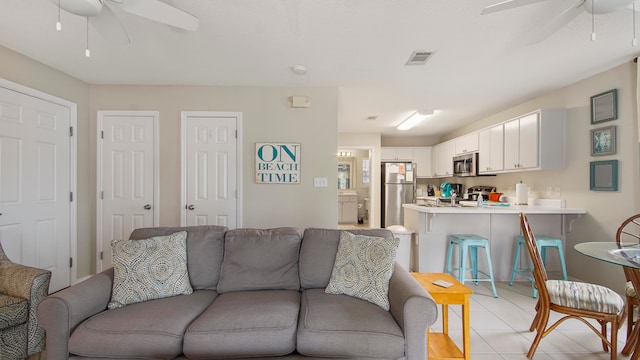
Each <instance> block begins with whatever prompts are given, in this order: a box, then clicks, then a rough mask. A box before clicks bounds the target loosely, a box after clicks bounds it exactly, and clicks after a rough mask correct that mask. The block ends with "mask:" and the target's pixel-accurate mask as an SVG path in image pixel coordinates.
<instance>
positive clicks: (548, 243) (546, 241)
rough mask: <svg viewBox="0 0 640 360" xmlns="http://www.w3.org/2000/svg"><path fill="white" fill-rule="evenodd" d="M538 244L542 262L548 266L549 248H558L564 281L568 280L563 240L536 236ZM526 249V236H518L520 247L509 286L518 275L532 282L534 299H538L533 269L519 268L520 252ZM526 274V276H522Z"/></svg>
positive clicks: (514, 261) (518, 246) (518, 247)
mask: <svg viewBox="0 0 640 360" xmlns="http://www.w3.org/2000/svg"><path fill="white" fill-rule="evenodd" d="M536 243H537V244H538V251H539V252H540V256H541V257H542V262H543V263H544V264H545V267H546V265H547V248H556V249H557V250H558V257H559V258H560V266H561V268H562V279H563V280H567V265H566V264H565V262H564V250H563V249H562V240H561V239H558V238H554V237H551V236H545V235H536ZM522 247H524V248H525V249H526V248H527V244H526V242H525V241H524V236H522V235H520V236H518V245H516V256H515V258H514V259H513V272H511V281H510V282H509V285H513V281H514V280H515V278H516V275H520V276H522V277H524V278H525V279H527V280H529V281H531V292H532V294H533V297H534V298H537V297H538V290H537V289H536V286H535V283H534V280H533V267H529V268H519V267H518V261H519V260H520V250H521V248H522ZM522 274H525V275H522Z"/></svg>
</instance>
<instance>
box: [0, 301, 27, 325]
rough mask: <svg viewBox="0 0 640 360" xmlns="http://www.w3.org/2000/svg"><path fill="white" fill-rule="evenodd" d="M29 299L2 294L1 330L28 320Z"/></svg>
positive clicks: (0, 307) (0, 309) (0, 306)
mask: <svg viewBox="0 0 640 360" xmlns="http://www.w3.org/2000/svg"><path fill="white" fill-rule="evenodd" d="M28 315H29V303H28V302H27V299H22V298H18V297H14V296H9V295H3V294H0V331H2V330H4V329H8V328H10V327H13V326H16V325H20V324H23V323H26V322H27V317H28Z"/></svg>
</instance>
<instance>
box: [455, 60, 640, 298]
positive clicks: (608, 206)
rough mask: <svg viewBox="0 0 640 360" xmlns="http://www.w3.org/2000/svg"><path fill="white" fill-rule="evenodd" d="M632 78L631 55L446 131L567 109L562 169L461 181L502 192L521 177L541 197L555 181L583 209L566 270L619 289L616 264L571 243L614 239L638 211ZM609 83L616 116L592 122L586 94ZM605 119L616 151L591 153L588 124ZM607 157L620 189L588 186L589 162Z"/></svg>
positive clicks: (620, 278) (563, 194) (639, 192)
mask: <svg viewBox="0 0 640 360" xmlns="http://www.w3.org/2000/svg"><path fill="white" fill-rule="evenodd" d="M635 79H636V64H634V63H633V62H632V61H630V62H629V63H626V64H623V65H620V66H618V67H615V68H613V69H610V70H608V71H604V72H602V73H600V74H598V75H595V76H593V77H590V78H588V79H585V80H583V81H580V82H577V83H575V84H572V85H569V86H567V87H565V88H563V89H560V90H558V91H554V92H552V93H549V94H547V95H545V96H542V97H539V98H536V99H533V100H531V101H528V102H526V103H523V104H520V105H518V106H514V107H512V108H509V109H507V110H505V111H502V112H500V113H497V114H495V115H493V116H490V117H487V118H485V119H482V120H480V121H479V122H477V123H474V124H472V125H470V126H468V127H466V128H463V129H461V130H459V131H457V132H456V133H452V134H449V136H447V137H446V138H453V137H456V136H459V135H461V134H464V133H468V132H470V131H472V130H477V129H480V128H483V127H486V126H488V125H491V124H495V123H498V122H501V121H504V120H508V119H510V118H513V117H516V116H518V115H521V114H525V113H527V112H529V111H532V110H535V109H540V108H548V109H551V108H565V109H567V141H566V169H564V170H558V171H529V172H518V173H511V174H502V175H498V176H496V177H479V178H472V179H468V180H467V181H466V186H469V185H484V184H488V185H495V186H497V188H498V190H499V191H503V192H506V191H507V190H508V188H509V187H514V184H515V183H517V182H519V181H520V180H522V181H523V182H525V183H527V184H528V185H529V187H530V188H532V189H533V190H534V191H535V192H536V193H537V194H538V197H541V198H542V197H546V194H545V193H546V191H545V189H546V187H548V186H551V187H554V188H555V187H560V189H561V196H560V197H561V198H562V199H565V200H566V201H567V207H572V208H583V209H586V210H587V211H588V214H587V215H585V216H583V217H582V218H580V219H578V220H577V221H575V222H574V224H573V231H572V232H571V233H569V234H568V237H567V239H568V241H567V249H566V257H567V263H568V271H569V274H570V275H571V276H575V277H578V278H581V279H583V280H586V281H591V282H595V283H600V284H605V285H608V286H611V287H613V288H614V289H616V290H617V291H620V292H621V291H622V286H623V282H624V281H623V280H624V277H623V274H622V270H621V269H620V267H619V266H615V265H610V264H606V263H604V262H601V261H597V260H593V259H590V258H587V257H586V256H584V255H581V254H579V253H577V252H576V251H575V250H574V249H573V246H574V245H575V244H577V243H581V242H586V241H615V233H616V230H617V228H618V225H619V224H620V223H622V221H623V220H624V219H626V218H627V217H629V216H631V215H633V214H636V213H638V212H640V207H639V205H638V199H639V198H640V190H639V189H640V186H639V182H638V181H639V180H638V179H639V177H640V176H639V174H640V171H639V164H640V157H639V156H638V154H639V150H638V148H639V146H638V138H637V134H638V129H637V127H638V121H637V116H638V114H637V112H636V110H635V99H636V88H635V86H636V85H635ZM610 89H618V119H617V120H615V121H609V122H605V123H602V124H598V125H591V122H590V118H591V115H590V97H591V96H593V95H595V94H599V93H601V92H604V91H607V90H610ZM609 125H615V126H616V130H617V154H615V155H612V156H598V157H592V156H591V154H590V146H591V145H590V130H592V129H595V128H598V127H601V126H609ZM609 159H617V160H618V162H619V174H618V178H619V185H618V186H619V191H617V192H610V191H590V190H589V162H590V161H596V160H609ZM466 186H465V188H466ZM534 231H535V229H534ZM503 261H509V259H503Z"/></svg>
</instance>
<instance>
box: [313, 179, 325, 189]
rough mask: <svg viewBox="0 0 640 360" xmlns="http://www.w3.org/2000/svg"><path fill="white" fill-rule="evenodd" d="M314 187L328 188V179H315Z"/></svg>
mask: <svg viewBox="0 0 640 360" xmlns="http://www.w3.org/2000/svg"><path fill="white" fill-rule="evenodd" d="M313 187H327V178H313Z"/></svg>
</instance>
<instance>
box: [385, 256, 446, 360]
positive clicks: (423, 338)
mask: <svg viewBox="0 0 640 360" xmlns="http://www.w3.org/2000/svg"><path fill="white" fill-rule="evenodd" d="M389 304H390V311H391V315H393V317H394V318H395V319H396V321H397V322H398V325H400V328H402V331H403V332H404V337H405V342H406V348H405V355H406V359H407V360H424V359H426V358H427V330H428V329H429V327H430V326H431V325H433V324H434V323H435V322H436V320H437V319H438V305H437V304H436V302H435V300H433V298H432V297H431V294H429V293H428V292H427V291H426V290H425V289H424V288H423V287H422V285H420V283H419V282H418V281H417V280H416V279H414V277H413V276H411V274H410V273H409V272H408V271H407V270H405V269H404V268H403V267H402V266H400V265H398V263H396V264H395V267H394V270H393V275H392V276H391V279H390V280H389Z"/></svg>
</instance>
